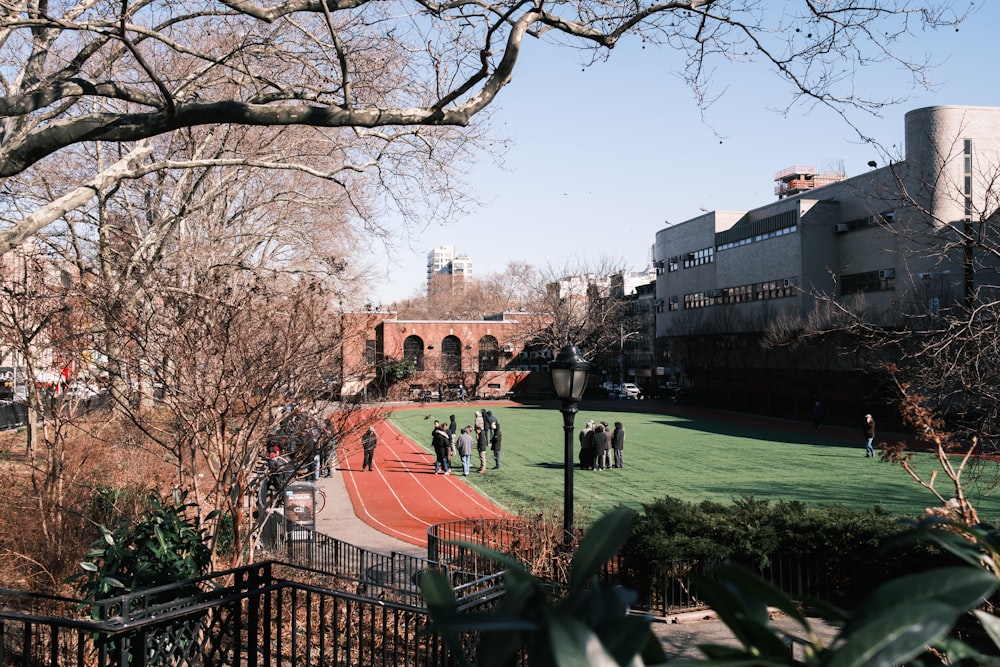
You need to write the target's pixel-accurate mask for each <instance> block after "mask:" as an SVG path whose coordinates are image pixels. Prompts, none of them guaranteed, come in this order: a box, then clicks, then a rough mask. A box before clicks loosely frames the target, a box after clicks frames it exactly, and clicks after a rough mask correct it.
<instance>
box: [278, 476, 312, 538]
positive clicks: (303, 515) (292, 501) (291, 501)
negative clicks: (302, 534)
mask: <svg viewBox="0 0 1000 667" xmlns="http://www.w3.org/2000/svg"><path fill="white" fill-rule="evenodd" d="M285 516H286V517H288V518H289V519H290V520H291V521H293V522H295V523H297V524H299V525H301V526H303V527H306V528H309V529H310V530H313V529H315V528H316V487H315V486H313V485H312V484H306V483H300V482H296V483H294V484H289V485H288V486H287V487H285Z"/></svg>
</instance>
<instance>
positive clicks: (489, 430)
mask: <svg viewBox="0 0 1000 667" xmlns="http://www.w3.org/2000/svg"><path fill="white" fill-rule="evenodd" d="M502 445H503V432H502V431H501V430H500V422H499V421H497V418H496V417H495V416H494V415H493V412H492V411H490V410H479V411H476V413H475V418H474V420H473V423H472V424H468V425H466V426H464V427H462V429H461V430H459V428H458V422H457V421H456V420H455V415H451V417H450V419H449V421H448V423H445V422H443V421H439V420H434V430H433V431H432V432H431V446H432V447H433V449H434V474H435V475H440V474H444V475H450V474H451V457H452V456H454V455H456V454H457V455H458V457H459V459H460V460H461V462H462V474H463V475H465V476H468V474H469V472H470V470H471V469H472V451H473V449H475V451H476V452H477V454H478V455H479V470H478V472H479V473H485V472H486V459H487V455H486V452H487V451H490V452H492V453H493V469H494V470H499V469H500V449H501V447H502Z"/></svg>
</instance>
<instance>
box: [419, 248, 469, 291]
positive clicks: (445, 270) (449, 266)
mask: <svg viewBox="0 0 1000 667" xmlns="http://www.w3.org/2000/svg"><path fill="white" fill-rule="evenodd" d="M471 278H472V260H471V259H469V256H468V255H457V254H455V246H453V245H443V246H441V247H439V248H435V249H434V250H431V251H430V252H429V253H427V293H428V294H433V293H440V292H462V291H464V290H465V286H466V283H467V282H468V281H469V280H470V279H471Z"/></svg>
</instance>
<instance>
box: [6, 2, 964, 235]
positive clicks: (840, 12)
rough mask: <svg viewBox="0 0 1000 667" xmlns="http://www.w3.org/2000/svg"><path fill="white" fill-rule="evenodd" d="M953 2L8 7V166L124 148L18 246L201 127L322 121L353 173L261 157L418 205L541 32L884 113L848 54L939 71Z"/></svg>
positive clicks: (390, 201)
mask: <svg viewBox="0 0 1000 667" xmlns="http://www.w3.org/2000/svg"><path fill="white" fill-rule="evenodd" d="M953 4H954V3H953V2H951V1H950V0H940V1H938V2H934V3H931V4H930V5H928V4H927V3H920V4H919V6H918V5H917V4H916V3H910V2H906V1H904V0H891V1H886V2H875V3H868V4H865V5H863V6H862V5H857V4H856V3H854V2H844V3H835V4H833V5H831V4H830V3H824V4H822V5H817V4H816V3H813V2H802V3H800V4H799V3H797V4H796V5H794V6H791V5H787V4H783V5H780V6H778V5H775V6H773V7H768V6H766V5H764V4H761V3H758V2H756V0H734V1H723V0H685V1H682V2H664V3H658V4H657V3H654V4H652V5H641V6H640V5H635V4H632V3H628V2H624V1H615V2H610V3H597V2H585V3H583V4H565V5H558V6H556V5H552V6H548V5H547V6H543V5H540V4H538V3H522V4H511V3H493V2H471V1H462V2H450V3H439V2H432V1H428V0H418V1H417V2H414V3H410V4H408V3H402V2H401V3H391V4H379V3H374V2H366V1H364V0H357V1H355V2H348V3H342V4H331V3H323V2H311V1H302V0H282V1H281V2H278V3H271V4H259V3H255V2H252V1H247V0H227V1H226V2H223V3H222V4H221V5H220V4H212V3H197V2H196V3H194V4H186V5H183V6H179V5H178V6H173V5H171V6H161V5H158V4H156V3H153V2H150V1H149V0H140V1H138V2H133V3H123V4H119V5H114V6H110V5H104V4H94V3H91V2H87V1H81V2H76V3H73V2H70V3H67V4H63V5H59V6H49V5H40V4H38V3H36V2H34V1H33V0H20V1H18V2H14V3H13V4H10V5H8V6H6V8H5V10H4V12H3V14H2V16H0V34H2V35H3V41H2V47H0V60H2V62H3V63H4V72H5V73H4V77H3V81H2V88H3V90H2V95H0V119H2V127H0V133H2V135H0V136H2V142H0V178H9V177H12V176H16V175H20V174H24V173H25V172H26V170H31V169H32V168H33V167H35V166H36V165H37V166H38V167H39V168H41V167H42V166H43V165H42V163H43V162H48V161H47V160H46V158H47V157H49V156H53V155H54V154H56V153H65V152H66V151H67V149H69V148H71V147H74V146H77V145H80V144H88V145H92V146H100V145H102V144H105V143H106V142H110V143H112V144H115V145H117V146H118V147H119V148H117V149H114V150H112V151H110V153H109V155H110V156H111V157H110V158H109V159H108V160H106V161H103V162H102V164H101V165H99V166H98V168H97V169H95V170H91V171H90V173H89V175H87V174H86V173H85V172H82V171H81V172H79V173H77V174H75V177H74V178H73V179H71V180H68V181H67V182H66V183H65V184H63V186H62V187H60V188H59V189H54V190H53V191H52V192H51V193H50V195H51V196H50V197H49V199H48V200H47V202H46V201H45V200H41V199H40V200H39V201H38V205H37V206H36V207H33V208H32V209H27V208H24V209H22V213H21V215H20V216H9V218H8V222H9V225H10V227H9V229H8V230H7V232H6V234H5V235H4V236H3V237H2V238H0V252H2V251H3V250H4V249H6V248H9V247H11V246H12V245H16V244H17V243H18V242H19V240H20V239H23V238H26V237H27V236H29V235H30V234H31V233H33V231H32V230H37V229H39V228H40V227H41V226H44V225H45V224H48V223H49V222H51V221H54V220H56V219H58V217H59V216H60V215H62V214H64V213H65V211H66V210H69V209H70V208H71V207H73V206H79V205H81V204H82V203H84V202H83V200H85V199H86V198H87V195H88V192H89V193H91V196H92V195H93V194H94V193H97V192H101V191H103V190H104V189H105V188H108V187H114V186H113V184H114V183H115V182H118V181H120V180H121V179H123V178H132V177H134V176H135V175H137V174H142V173H148V172H149V170H151V169H155V168H163V163H164V161H167V160H170V159H171V156H170V154H169V153H168V152H166V151H165V152H164V153H163V157H160V158H158V159H152V160H149V159H147V158H148V157H149V155H150V154H152V153H155V152H156V151H155V145H153V144H151V143H147V142H150V141H152V140H154V139H155V138H157V137H162V136H164V135H169V134H171V133H174V132H177V131H179V130H182V129H185V128H195V127H199V126H201V127H213V126H220V125H221V126H232V125H242V126H252V127H259V128H261V127H288V126H309V127H314V128H321V131H319V132H316V133H314V134H313V135H312V138H313V141H314V142H315V145H316V146H317V152H326V153H328V154H330V155H333V156H334V158H335V159H333V160H331V161H332V162H333V163H334V164H333V166H327V165H326V164H321V165H320V166H318V167H317V166H313V165H311V164H310V160H309V159H308V156H305V155H298V156H285V158H284V159H283V160H279V161H278V162H273V163H272V162H271V161H269V160H261V161H260V164H259V165H258V166H266V165H269V164H270V165H273V166H283V167H290V166H291V167H293V168H298V169H302V170H303V171H311V172H313V173H315V175H317V176H320V177H323V178H326V179H328V180H330V181H331V182H337V183H342V184H343V185H347V183H346V182H344V181H342V180H341V179H347V177H348V175H349V174H351V173H356V172H369V173H370V174H371V181H370V182H371V183H372V185H373V186H379V187H380V189H379V190H378V194H377V195H376V196H380V197H382V201H383V203H385V204H386V205H391V206H393V207H394V208H395V209H397V210H399V211H402V212H403V213H404V214H406V213H409V214H411V215H412V214H414V213H415V212H416V210H417V209H418V208H419V199H420V197H421V196H423V195H426V194H427V193H436V194H438V195H440V194H441V193H447V192H448V191H449V190H450V188H449V184H450V180H449V179H450V178H452V177H453V176H454V174H453V173H452V174H450V173H448V172H441V171H435V170H428V169H420V168H414V167H419V164H420V162H422V161H424V160H426V159H428V158H433V157H434V156H436V155H441V156H442V157H441V158H439V160H440V161H441V162H445V163H447V162H451V161H453V159H455V158H456V157H457V156H458V155H459V154H460V153H462V152H463V151H465V150H467V149H468V148H469V142H470V141H472V142H474V141H476V135H475V134H472V133H469V132H468V131H467V130H465V129H463V128H467V127H469V126H475V122H474V121H475V119H476V118H477V117H479V116H481V115H482V114H484V112H486V111H487V110H488V109H489V107H490V105H491V104H492V103H493V102H494V101H495V100H496V99H497V96H498V95H499V94H500V91H501V90H502V89H503V87H504V86H505V85H506V84H507V83H508V82H509V81H510V80H511V78H512V76H513V74H514V72H515V69H516V66H517V63H518V58H519V55H520V52H521V48H522V46H523V40H524V38H525V37H535V38H546V39H552V40H554V41H562V42H566V43H567V44H569V45H571V46H581V47H585V48H588V49H591V50H592V52H591V53H592V58H594V59H598V58H602V57H605V56H606V55H607V52H608V50H610V49H612V48H613V47H614V46H615V45H616V44H617V43H618V41H619V40H620V39H622V38H623V37H625V36H636V37H638V38H640V39H642V40H643V41H644V42H645V43H647V44H655V45H663V46H665V47H668V48H672V49H675V50H677V51H678V54H679V60H680V62H681V63H683V64H682V66H681V68H682V75H683V76H684V78H685V79H686V80H687V81H688V83H689V84H690V85H691V88H692V90H693V91H694V92H695V95H696V96H697V97H698V98H699V100H700V101H701V102H703V103H704V104H707V103H708V102H709V101H710V100H711V99H712V96H713V93H712V86H711V83H712V74H713V71H714V67H715V64H716V63H717V62H718V61H720V60H727V59H733V58H738V59H743V60H752V59H755V60H759V61H762V62H765V63H767V64H768V65H769V66H770V67H771V69H772V70H773V71H774V72H775V74H776V76H778V77H780V78H782V79H784V80H785V81H787V82H788V84H789V87H790V90H791V92H792V100H793V101H794V100H796V99H798V98H806V100H807V101H808V102H809V103H811V104H821V105H828V106H830V107H831V108H833V109H835V110H837V111H838V112H840V113H842V114H845V115H846V114H847V112H848V111H850V110H852V109H862V110H866V111H876V112H877V111H878V110H879V109H880V108H882V106H883V105H884V104H886V103H888V102H891V100H885V99H870V98H866V97H864V96H862V95H861V94H860V93H859V92H858V91H857V90H855V89H853V88H852V87H851V86H850V83H849V82H850V80H852V79H853V78H854V77H847V78H845V77H844V76H843V75H842V72H843V71H844V69H845V67H846V68H848V69H850V68H856V69H861V68H865V67H871V66H878V65H880V64H886V63H888V64H891V65H896V64H902V65H904V66H905V68H906V69H907V70H908V71H909V72H911V73H912V75H913V77H914V80H915V82H916V83H923V76H924V74H925V72H926V69H927V65H928V63H926V62H913V61H912V60H911V59H908V58H906V57H905V56H904V55H902V54H901V51H902V47H903V46H904V44H905V40H906V38H908V37H909V36H911V35H914V34H918V33H919V32H920V30H922V29H926V28H935V27H942V26H952V25H956V24H958V23H960V22H961V21H962V20H964V19H965V18H966V16H965V14H964V13H963V12H961V11H956V10H955V9H953ZM845 79H846V80H845ZM449 128H454V129H449ZM220 138H221V137H220ZM46 168H48V165H46ZM416 174H419V177H417V176H416ZM385 185H389V186H391V187H389V188H384V187H383V186H385ZM14 190H16V188H12V189H11V190H10V191H14ZM57 201H58V202H59V204H58V205H54V204H55V203H56V202H57ZM357 201H360V199H358V200H357ZM444 201H446V202H448V201H450V202H451V204H452V205H454V204H457V201H456V200H449V199H448V198H447V196H446V197H445V200H444ZM445 205H446V207H450V205H449V204H447V203H446V204H445ZM361 208H362V209H363V208H364V207H361ZM445 212H447V209H446V211H445ZM374 220H375V218H374V217H372V218H369V221H371V222H373V223H374Z"/></svg>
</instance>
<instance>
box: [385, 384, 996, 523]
mask: <svg viewBox="0 0 1000 667" xmlns="http://www.w3.org/2000/svg"><path fill="white" fill-rule="evenodd" d="M605 405H607V406H608V409H604V406H605ZM648 405H649V408H645V404H643V403H633V402H628V403H622V404H619V403H607V404H603V403H594V402H588V401H583V402H582V403H581V404H580V407H581V409H580V412H579V413H578V414H577V416H576V424H575V427H576V431H577V433H579V431H580V429H581V428H583V426H584V425H585V423H586V421H587V420H588V419H594V420H596V421H601V420H604V421H607V422H608V424H610V425H612V426H613V425H614V422H615V421H621V422H622V423H623V424H624V426H625V454H624V457H625V460H624V463H625V467H624V468H623V469H621V470H617V469H612V470H605V471H600V472H598V471H585V470H580V469H579V467H577V468H576V469H575V471H574V475H573V478H574V498H575V513H576V516H577V517H578V521H577V523H587V522H589V521H590V520H593V519H596V517H598V516H600V514H601V513H603V512H604V511H606V510H608V509H610V508H612V507H615V506H618V505H626V506H629V507H631V508H634V509H637V510H641V508H642V504H643V503H648V502H651V501H653V500H656V499H658V498H663V497H665V496H672V497H674V498H678V499H681V500H684V501H688V502H695V503H697V502H701V501H702V500H713V501H717V502H721V503H727V504H728V503H729V501H730V500H732V499H733V498H738V497H741V496H753V497H755V498H759V499H767V500H770V501H772V502H774V501H778V500H798V501H802V502H804V503H807V504H809V505H812V506H816V505H834V504H836V505H845V506H849V507H855V508H870V507H873V506H875V505H881V506H882V507H884V508H885V509H886V510H888V511H890V512H892V513H895V514H899V515H901V516H916V515H918V514H920V513H921V512H922V511H923V509H924V508H925V507H929V506H934V505H936V504H938V503H937V502H936V499H935V498H934V497H933V496H932V495H931V494H930V492H929V491H927V490H925V489H923V488H922V487H920V486H919V485H918V484H917V483H916V482H915V481H914V480H913V479H912V478H910V476H909V475H907V474H906V473H905V472H904V471H903V469H902V468H900V467H899V466H898V465H893V464H889V463H882V462H880V461H879V460H878V459H877V458H876V459H870V458H865V456H864V446H863V442H862V440H861V429H860V426H859V427H858V429H857V431H856V432H855V431H852V430H850V429H834V428H828V429H827V428H824V429H823V430H820V431H813V430H811V429H803V428H801V427H798V428H792V429H789V428H777V427H776V428H773V429H771V428H766V427H760V426H748V425H745V424H739V423H733V422H730V421H724V420H712V419H706V418H695V417H685V416H682V413H684V412H686V411H684V410H681V409H677V408H676V407H674V406H665V407H664V406H662V405H660V404H656V406H655V407H654V405H653V404H652V402H650V403H649V404H648ZM481 408H485V409H487V410H492V412H493V414H494V415H495V416H496V417H497V420H498V421H499V422H500V424H501V429H502V431H503V450H502V459H501V464H502V465H501V469H500V470H499V471H494V470H492V465H493V459H492V453H489V456H488V460H489V467H490V468H491V469H489V470H488V471H487V472H486V473H485V474H482V475H479V474H470V475H469V477H468V478H464V479H465V480H466V481H467V482H468V483H469V484H470V485H472V486H473V487H475V488H476V489H478V490H479V491H480V492H481V493H483V494H484V495H485V496H487V497H488V498H490V499H491V500H492V501H493V502H494V503H496V504H497V505H499V506H501V507H504V508H505V509H507V510H509V511H512V512H515V513H518V514H522V515H524V514H526V513H534V512H537V511H539V510H542V509H545V508H548V509H559V510H560V511H561V507H562V498H563V418H562V414H561V413H560V412H559V410H558V409H557V407H556V405H555V404H552V405H548V406H541V407H540V406H536V405H525V406H516V407H501V406H498V405H491V404H489V403H481V404H467V405H461V406H458V405H441V406H437V405H434V404H428V405H423V406H414V407H413V408H412V409H403V410H399V411H396V412H394V413H393V414H392V415H391V421H392V422H393V423H394V424H396V426H397V427H398V428H399V429H400V430H401V431H402V432H403V433H404V434H405V435H407V436H408V437H410V438H411V439H413V440H415V441H416V442H417V443H419V444H420V445H421V446H423V447H424V448H425V449H427V450H428V451H431V448H430V432H431V429H432V428H433V420H434V419H440V420H443V421H444V422H445V423H447V421H448V419H449V416H450V415H452V414H454V415H455V417H456V419H457V421H458V425H459V428H461V427H462V426H464V425H466V424H471V423H472V422H473V419H474V416H473V413H474V411H475V410H476V409H481ZM596 408H601V409H600V410H598V409H596ZM642 409H649V410H651V411H650V412H640V411H638V410H642ZM656 409H662V410H663V412H655V411H652V410H656ZM616 410H622V411H616ZM778 426H781V425H778ZM876 440H878V438H877V439H876ZM578 449H579V448H578V446H577V440H576V434H574V446H573V452H574V454H573V456H574V463H575V459H576V455H577V451H578ZM455 460H457V457H455ZM916 461H917V467H918V469H919V470H921V471H926V474H927V475H929V474H930V472H931V471H932V470H933V469H935V467H936V465H937V464H936V463H935V462H934V460H933V458H932V457H931V456H930V455H923V454H921V455H918V458H917V459H916ZM993 465H995V464H993ZM477 466H478V463H477V457H476V454H475V452H473V470H475V468H476V467H477ZM939 477H941V478H942V479H939V480H938V488H939V489H940V490H941V491H942V493H944V494H945V495H946V497H947V496H948V495H950V492H951V487H950V486H949V485H947V484H946V482H947V480H946V479H943V475H939ZM966 493H967V494H968V497H969V498H970V499H971V500H972V501H973V504H974V505H975V506H976V508H977V509H978V510H979V515H980V518H981V519H983V520H987V521H995V520H996V519H997V518H1000V500H998V498H997V496H996V494H987V495H985V497H979V496H977V494H976V492H975V489H966Z"/></svg>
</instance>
